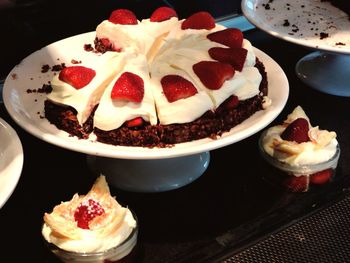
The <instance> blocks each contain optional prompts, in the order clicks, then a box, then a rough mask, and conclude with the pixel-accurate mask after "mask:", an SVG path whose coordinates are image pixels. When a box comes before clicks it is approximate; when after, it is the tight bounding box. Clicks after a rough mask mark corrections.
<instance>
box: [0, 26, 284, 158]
mask: <svg viewBox="0 0 350 263" xmlns="http://www.w3.org/2000/svg"><path fill="white" fill-rule="evenodd" d="M94 36H95V32H94V31H92V32H87V33H83V34H79V35H75V36H71V37H68V38H65V39H62V40H59V41H56V42H54V43H51V44H49V45H47V46H46V47H44V48H42V49H39V50H37V51H34V52H33V53H32V54H30V55H29V56H27V57H26V58H24V59H23V60H22V62H23V61H25V60H30V58H31V56H33V54H36V53H37V52H40V51H42V52H44V51H43V50H45V49H47V48H49V47H50V48H51V47H54V46H60V45H63V44H64V43H65V41H73V40H75V38H77V39H79V38H88V37H94ZM254 49H255V51H256V55H257V57H258V58H259V59H260V60H261V61H262V62H263V63H264V64H265V67H266V64H269V65H270V64H271V65H273V70H274V71H276V72H278V74H279V78H280V79H281V81H282V83H283V84H284V85H282V86H283V87H284V90H283V92H284V93H283V96H282V98H281V100H280V101H279V103H278V104H277V106H278V107H277V108H275V109H273V110H271V109H270V108H271V106H273V105H274V106H275V104H274V102H272V105H271V106H270V107H269V108H267V109H266V112H268V113H269V114H270V116H269V119H268V121H266V122H265V123H263V124H260V126H259V127H258V128H256V124H255V125H251V126H249V127H247V128H246V129H245V130H246V133H245V134H244V135H241V136H240V137H238V138H236V137H234V138H229V137H230V136H232V135H234V134H231V135H227V134H228V133H231V132H232V131H234V130H237V129H238V128H237V127H241V125H243V124H244V123H246V122H247V120H246V121H244V122H243V123H242V124H239V125H237V126H235V127H233V128H232V129H231V130H230V131H229V132H227V133H224V134H223V135H222V136H221V137H219V138H218V139H216V140H212V139H208V138H205V139H201V140H196V141H192V142H186V143H180V144H176V145H175V146H174V147H172V148H156V147H155V148H152V149H150V148H146V147H130V146H115V145H107V144H103V146H98V147H91V142H90V144H87V143H88V140H81V139H78V138H77V139H75V141H73V142H77V141H80V142H81V143H78V144H76V143H72V141H71V138H70V141H67V139H69V138H68V136H67V138H62V137H59V136H57V135H56V136H55V135H52V134H46V133H45V132H44V131H40V129H38V128H37V127H35V126H33V124H32V123H28V122H27V119H25V118H24V116H25V114H20V113H19V112H20V110H19V109H16V108H15V106H14V105H13V103H12V101H11V89H12V88H13V87H11V84H12V82H13V81H15V80H13V79H12V78H11V75H12V74H13V73H15V72H16V70H18V68H20V67H21V64H22V62H21V63H20V64H19V65H17V66H15V67H14V68H13V69H12V70H11V72H10V73H9V75H8V76H7V78H6V80H5V85H4V90H3V93H4V103H5V107H6V109H7V111H8V112H9V114H10V116H11V117H12V118H13V119H14V121H15V122H16V123H17V124H18V125H19V126H21V127H22V128H23V129H24V130H26V131H27V132H29V133H30V134H32V135H34V136H36V137H37V138H39V139H41V140H44V141H46V142H48V143H51V144H53V145H56V146H59V147H62V148H66V149H69V150H72V151H77V152H81V153H85V154H88V155H95V156H102V157H109V158H121V159H164V158H174V157H180V156H186V155H193V154H197V153H201V152H205V151H210V150H215V149H217V148H221V147H224V146H227V145H229V144H232V143H235V142H238V141H241V140H243V139H246V138H247V137H249V136H251V135H253V134H255V133H257V132H258V131H260V130H262V129H263V128H265V127H266V126H267V125H269V124H270V123H271V122H272V121H273V120H274V119H275V118H276V117H277V116H278V114H279V113H280V112H281V111H282V110H283V108H284V106H285V105H286V103H287V100H288V96H289V82H288V79H287V76H286V75H285V73H284V71H283V70H282V68H281V67H280V66H279V65H278V64H277V62H275V61H274V60H273V59H272V58H271V57H270V56H268V55H267V54H266V53H264V52H263V51H261V50H259V49H257V48H255V47H254ZM271 67H272V66H271ZM266 71H267V75H268V81H269V83H271V80H272V79H271V78H272V76H271V74H272V70H271V71H270V72H269V70H268V69H266ZM36 88H37V87H36ZM269 88H270V86H269ZM12 90H13V89H12ZM14 90H16V88H14ZM269 90H270V89H269ZM26 95H28V94H26ZM260 112H261V111H260ZM266 112H265V113H266ZM25 113H27V112H25ZM27 114H28V113H27ZM256 114H261V113H259V112H258V113H255V114H254V115H256ZM254 115H253V116H254ZM253 116H251V117H250V118H249V119H251V118H252V117H253ZM263 116H264V115H263ZM33 117H37V116H33ZM37 118H38V117H37ZM249 119H248V120H249ZM45 120H46V119H45ZM46 121H47V120H46ZM47 122H48V121H47ZM49 125H51V124H49ZM254 127H255V129H254ZM55 128H56V127H55ZM56 129H57V128H56ZM57 131H58V132H60V131H59V130H58V129H57ZM225 134H226V135H225ZM92 143H95V144H97V145H99V144H102V143H99V142H92ZM86 144H87V145H86ZM99 147H102V150H101V149H100V148H99ZM91 148H95V149H91ZM135 149H136V150H135ZM174 149H175V150H174Z"/></svg>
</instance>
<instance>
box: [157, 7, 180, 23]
mask: <svg viewBox="0 0 350 263" xmlns="http://www.w3.org/2000/svg"><path fill="white" fill-rule="evenodd" d="M172 17H177V13H176V12H175V10H174V9H172V8H170V7H167V6H162V7H159V8H157V9H156V10H154V12H153V13H152V15H151V17H150V21H151V22H162V21H165V20H169V19H170V18H172Z"/></svg>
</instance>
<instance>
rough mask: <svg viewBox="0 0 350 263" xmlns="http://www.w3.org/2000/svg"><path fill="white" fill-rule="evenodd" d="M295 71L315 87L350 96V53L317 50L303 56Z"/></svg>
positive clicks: (302, 79)
mask: <svg viewBox="0 0 350 263" xmlns="http://www.w3.org/2000/svg"><path fill="white" fill-rule="evenodd" d="M295 71H296V73H297V75H298V77H299V78H300V80H301V81H303V82H304V83H306V84H307V85H309V86H310V87H312V88H313V89H316V90H318V91H320V92H324V93H327V94H331V95H336V96H343V97H350V55H345V54H339V53H328V52H323V51H322V52H321V51H316V52H313V53H311V54H308V55H306V56H305V57H303V58H301V59H300V60H299V61H298V63H297V64H296V67H295Z"/></svg>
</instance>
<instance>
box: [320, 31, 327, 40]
mask: <svg viewBox="0 0 350 263" xmlns="http://www.w3.org/2000/svg"><path fill="white" fill-rule="evenodd" d="M327 37H329V34H328V33H324V32H321V33H320V39H321V40H322V39H324V38H327Z"/></svg>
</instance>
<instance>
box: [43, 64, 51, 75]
mask: <svg viewBox="0 0 350 263" xmlns="http://www.w3.org/2000/svg"><path fill="white" fill-rule="evenodd" d="M50 68H51V67H50V66H49V65H48V64H45V65H42V66H41V73H46V72H48V71H49V70H50Z"/></svg>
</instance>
